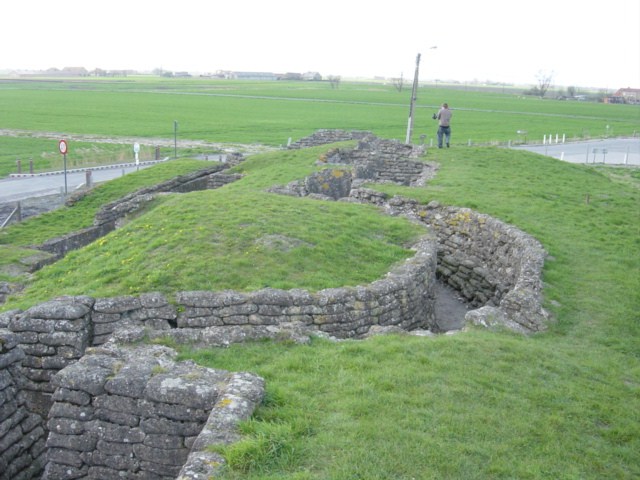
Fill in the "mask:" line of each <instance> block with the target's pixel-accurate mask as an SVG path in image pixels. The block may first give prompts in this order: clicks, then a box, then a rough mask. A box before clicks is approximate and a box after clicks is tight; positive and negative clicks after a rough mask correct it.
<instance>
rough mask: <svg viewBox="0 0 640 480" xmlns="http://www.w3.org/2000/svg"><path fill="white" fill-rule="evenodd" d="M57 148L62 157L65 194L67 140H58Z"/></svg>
mask: <svg viewBox="0 0 640 480" xmlns="http://www.w3.org/2000/svg"><path fill="white" fill-rule="evenodd" d="M58 149H59V150H60V153H61V154H62V156H63V157H64V194H65V195H66V194H67V151H68V149H69V148H68V145H67V141H66V140H60V141H59V142H58Z"/></svg>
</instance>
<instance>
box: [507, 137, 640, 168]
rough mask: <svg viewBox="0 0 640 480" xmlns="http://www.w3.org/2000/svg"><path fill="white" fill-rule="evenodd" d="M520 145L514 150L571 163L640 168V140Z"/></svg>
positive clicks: (620, 139)
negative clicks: (526, 151)
mask: <svg viewBox="0 0 640 480" xmlns="http://www.w3.org/2000/svg"><path fill="white" fill-rule="evenodd" d="M551 140H552V142H551V143H547V144H546V145H520V146H517V147H512V148H514V149H520V150H529V151H530V152H535V153H540V154H542V155H546V156H548V157H553V158H557V159H558V160H564V161H565V162H570V163H584V164H605V165H633V166H640V138H610V139H605V140H592V141H588V142H571V143H561V142H562V140H561V139H560V140H559V142H558V143H555V138H552V139H551Z"/></svg>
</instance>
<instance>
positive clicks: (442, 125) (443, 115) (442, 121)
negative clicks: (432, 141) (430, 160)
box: [433, 103, 453, 148]
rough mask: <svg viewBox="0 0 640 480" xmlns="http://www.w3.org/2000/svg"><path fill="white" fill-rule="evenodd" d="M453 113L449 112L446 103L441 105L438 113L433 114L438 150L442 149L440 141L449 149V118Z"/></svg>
mask: <svg viewBox="0 0 640 480" xmlns="http://www.w3.org/2000/svg"><path fill="white" fill-rule="evenodd" d="M452 115H453V113H452V112H451V110H449V105H448V104H447V103H443V104H442V108H440V111H438V113H434V114H433V119H434V120H438V148H442V139H443V137H444V139H445V140H446V143H447V148H449V140H450V139H451V126H450V125H449V123H450V122H451V116H452Z"/></svg>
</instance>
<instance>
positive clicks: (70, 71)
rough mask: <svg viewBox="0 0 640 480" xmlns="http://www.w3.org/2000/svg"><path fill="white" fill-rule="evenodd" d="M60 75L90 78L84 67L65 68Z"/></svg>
mask: <svg viewBox="0 0 640 480" xmlns="http://www.w3.org/2000/svg"><path fill="white" fill-rule="evenodd" d="M60 75H63V76H65V77H88V76H89V72H88V71H87V69H86V68H84V67H64V68H63V69H62V71H61V72H60Z"/></svg>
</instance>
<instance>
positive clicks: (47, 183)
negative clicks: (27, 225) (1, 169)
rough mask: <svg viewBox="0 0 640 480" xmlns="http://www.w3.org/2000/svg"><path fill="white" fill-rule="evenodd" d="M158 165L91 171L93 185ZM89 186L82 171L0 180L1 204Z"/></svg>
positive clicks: (84, 172) (68, 191) (85, 172)
mask: <svg viewBox="0 0 640 480" xmlns="http://www.w3.org/2000/svg"><path fill="white" fill-rule="evenodd" d="M152 163H157V162H147V163H144V164H142V163H141V164H140V165H139V166H135V165H132V164H121V165H114V166H111V167H110V168H100V169H97V168H93V169H91V174H90V175H91V182H92V183H99V182H105V181H107V180H112V179H114V178H117V177H120V176H122V175H125V174H127V173H130V172H135V171H136V170H138V169H139V168H140V169H142V168H145V167H148V166H149V165H151V164H152ZM86 182H87V171H86V170H83V169H77V170H68V171H67V174H66V175H65V174H64V172H52V173H49V174H36V175H29V174H23V175H20V176H11V177H9V178H3V179H0V203H6V202H17V201H19V200H23V199H25V198H30V197H40V196H45V195H53V194H56V193H64V192H65V184H66V192H67V193H69V194H71V193H73V192H74V191H75V190H76V189H78V188H80V187H82V186H84V185H85V184H86Z"/></svg>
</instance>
